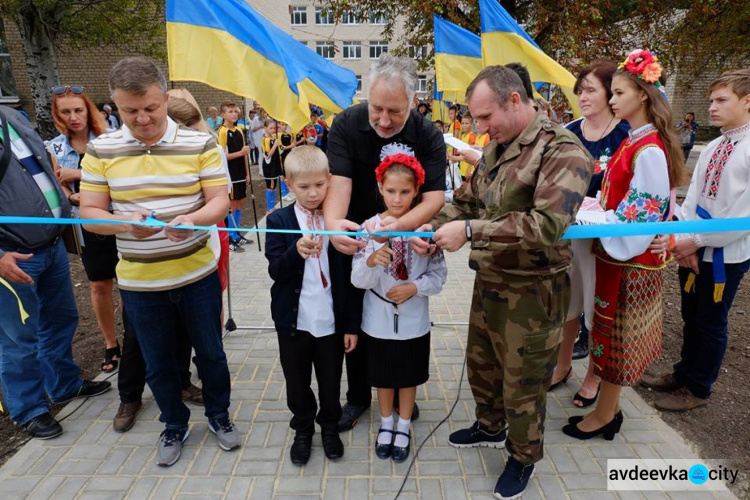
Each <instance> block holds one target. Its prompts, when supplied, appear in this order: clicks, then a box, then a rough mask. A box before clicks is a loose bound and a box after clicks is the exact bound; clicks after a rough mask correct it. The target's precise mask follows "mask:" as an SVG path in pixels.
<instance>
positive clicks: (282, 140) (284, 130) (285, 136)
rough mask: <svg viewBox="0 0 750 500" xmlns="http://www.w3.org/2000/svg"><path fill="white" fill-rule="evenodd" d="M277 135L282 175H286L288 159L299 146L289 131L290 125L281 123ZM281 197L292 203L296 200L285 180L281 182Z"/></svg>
mask: <svg viewBox="0 0 750 500" xmlns="http://www.w3.org/2000/svg"><path fill="white" fill-rule="evenodd" d="M276 135H277V136H278V138H279V149H278V151H279V158H280V159H281V174H282V175H286V172H285V171H284V165H286V157H287V156H288V155H289V153H290V152H291V151H292V148H294V147H295V146H297V143H296V141H295V138H294V136H293V135H292V133H291V131H290V130H289V125H287V124H286V123H284V122H279V127H278V130H277V131H276ZM281 196H282V197H283V200H284V201H292V200H293V199H294V195H293V194H290V193H289V189H288V188H287V183H286V181H284V180H283V179H282V180H281Z"/></svg>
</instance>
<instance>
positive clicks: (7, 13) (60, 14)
mask: <svg viewBox="0 0 750 500" xmlns="http://www.w3.org/2000/svg"><path fill="white" fill-rule="evenodd" d="M0 15H2V17H3V20H12V21H13V22H15V23H16V25H17V26H18V29H19V32H20V33H21V38H22V41H23V47H24V53H25V56H26V69H27V71H28V74H29V82H30V85H31V91H32V95H33V99H34V111H35V114H36V118H37V127H38V129H39V131H40V132H41V133H42V135H43V136H45V137H49V136H51V135H54V133H55V130H54V126H53V123H52V117H51V114H50V107H51V96H50V92H49V89H50V87H51V86H53V85H56V84H58V83H59V75H58V70H57V67H58V66H57V64H58V63H57V52H58V51H60V52H63V51H67V50H76V49H84V50H85V49H92V51H91V57H92V58H93V57H96V54H95V49H96V48H98V47H102V46H112V45H114V46H118V47H121V48H124V49H136V50H137V51H138V52H140V53H142V54H145V55H150V56H152V57H159V58H164V57H165V55H166V54H165V45H164V37H165V32H166V28H165V24H164V2H163V1H158V0H2V1H0ZM81 62H82V63H85V61H81Z"/></svg>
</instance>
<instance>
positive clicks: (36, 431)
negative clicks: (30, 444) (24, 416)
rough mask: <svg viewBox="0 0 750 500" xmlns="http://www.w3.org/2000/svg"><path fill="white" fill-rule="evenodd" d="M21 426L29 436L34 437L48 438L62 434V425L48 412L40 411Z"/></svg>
mask: <svg viewBox="0 0 750 500" xmlns="http://www.w3.org/2000/svg"><path fill="white" fill-rule="evenodd" d="M23 428H24V429H26V432H28V434H29V436H31V437H33V438H36V439H50V438H53V437H57V436H59V435H60V434H62V431H63V430H62V426H61V425H60V423H59V422H58V421H57V420H55V419H54V418H52V415H50V414H49V413H42V414H41V415H37V416H36V417H34V418H32V419H31V420H29V421H28V422H26V423H25V424H23Z"/></svg>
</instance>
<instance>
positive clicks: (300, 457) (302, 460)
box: [289, 434, 313, 465]
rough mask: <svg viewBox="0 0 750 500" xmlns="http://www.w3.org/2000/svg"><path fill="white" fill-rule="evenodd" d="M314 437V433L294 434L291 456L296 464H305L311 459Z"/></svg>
mask: <svg viewBox="0 0 750 500" xmlns="http://www.w3.org/2000/svg"><path fill="white" fill-rule="evenodd" d="M312 437H313V435H312V434H297V435H296V436H294V443H292V449H291V450H290V451H289V456H290V457H291V459H292V463H293V464H294V465H305V464H306V463H307V461H308V460H310V451H311V450H312Z"/></svg>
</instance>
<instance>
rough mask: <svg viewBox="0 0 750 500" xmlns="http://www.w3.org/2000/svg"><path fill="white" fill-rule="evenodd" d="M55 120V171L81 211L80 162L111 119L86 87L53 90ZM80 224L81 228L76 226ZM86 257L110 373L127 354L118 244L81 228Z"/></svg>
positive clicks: (83, 256) (51, 148) (105, 367)
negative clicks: (118, 294)
mask: <svg viewBox="0 0 750 500" xmlns="http://www.w3.org/2000/svg"><path fill="white" fill-rule="evenodd" d="M52 118H53V119H54V121H55V128H57V130H58V131H60V135H58V136H57V137H55V138H54V139H52V140H50V141H49V142H48V143H47V150H48V151H49V154H50V156H51V157H52V165H53V168H54V169H55V175H56V176H57V179H58V180H59V181H60V184H61V185H62V188H63V191H64V192H65V194H66V195H68V201H70V204H71V205H73V207H74V210H75V211H76V213H77V210H78V203H79V200H80V194H79V192H78V186H79V185H80V183H81V161H82V160H83V156H84V155H85V154H86V146H87V145H88V143H89V141H91V140H93V139H95V138H96V137H98V136H100V135H101V134H103V133H105V132H106V131H107V122H106V121H105V119H104V117H103V116H102V114H101V113H99V111H97V109H96V106H94V103H93V102H91V99H89V97H88V96H87V95H86V93H85V91H84V88H83V86H81V85H58V86H56V87H53V88H52ZM77 227H80V226H77ZM80 231H81V232H80V233H79V236H80V237H81V239H82V240H83V245H82V248H81V261H82V262H83V269H84V270H85V271H86V276H87V277H88V279H89V283H90V285H91V307H92V308H93V309H94V315H95V316H96V321H97V323H98V324H99V329H100V330H101V331H102V335H103V336H104V342H105V346H106V347H105V350H104V361H103V362H102V365H101V368H102V371H103V372H105V373H110V372H112V371H114V370H115V369H116V368H117V365H118V363H119V359H120V357H121V356H122V353H121V349H120V344H119V342H117V331H116V329H115V302H114V298H113V296H112V293H113V291H114V281H115V280H114V278H115V266H116V265H117V262H118V258H117V244H116V243H115V237H114V236H101V235H98V234H94V233H90V232H89V231H86V230H85V229H83V228H82V227H81V228H80Z"/></svg>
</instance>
